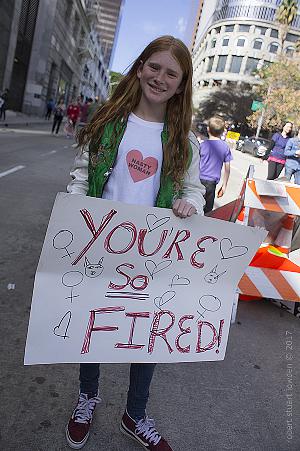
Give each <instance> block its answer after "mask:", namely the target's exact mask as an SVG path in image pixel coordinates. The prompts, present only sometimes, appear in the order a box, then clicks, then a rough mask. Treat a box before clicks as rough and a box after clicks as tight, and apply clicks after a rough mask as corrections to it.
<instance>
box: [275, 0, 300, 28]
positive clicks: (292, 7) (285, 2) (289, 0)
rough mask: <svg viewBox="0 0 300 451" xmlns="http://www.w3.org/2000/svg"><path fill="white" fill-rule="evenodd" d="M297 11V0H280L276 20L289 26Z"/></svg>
mask: <svg viewBox="0 0 300 451" xmlns="http://www.w3.org/2000/svg"><path fill="white" fill-rule="evenodd" d="M297 11H298V2H297V0H282V2H281V4H280V6H279V8H278V9H277V12H276V20H277V22H279V23H280V24H282V25H288V26H290V25H291V23H292V22H293V20H294V19H295V17H296V15H297Z"/></svg>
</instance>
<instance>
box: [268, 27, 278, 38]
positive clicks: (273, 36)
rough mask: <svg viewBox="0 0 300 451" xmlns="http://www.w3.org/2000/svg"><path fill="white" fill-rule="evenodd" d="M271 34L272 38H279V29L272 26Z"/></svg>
mask: <svg viewBox="0 0 300 451" xmlns="http://www.w3.org/2000/svg"><path fill="white" fill-rule="evenodd" d="M270 36H271V38H278V30H274V29H273V28H272V30H271V33H270Z"/></svg>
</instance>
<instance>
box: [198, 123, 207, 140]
mask: <svg viewBox="0 0 300 451" xmlns="http://www.w3.org/2000/svg"><path fill="white" fill-rule="evenodd" d="M196 136H197V140H198V142H199V144H201V143H203V141H205V140H206V139H207V138H208V133H207V125H206V124H200V125H199V126H198V127H197V131H196Z"/></svg>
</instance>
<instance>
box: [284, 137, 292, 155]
mask: <svg viewBox="0 0 300 451" xmlns="http://www.w3.org/2000/svg"><path fill="white" fill-rule="evenodd" d="M284 155H285V156H286V157H292V156H294V155H295V151H294V150H293V140H292V139H289V140H288V142H287V143H286V146H285V149H284Z"/></svg>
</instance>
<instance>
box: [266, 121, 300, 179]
mask: <svg viewBox="0 0 300 451" xmlns="http://www.w3.org/2000/svg"><path fill="white" fill-rule="evenodd" d="M264 160H267V161H268V180H275V179H277V178H278V177H279V176H280V175H281V172H282V170H283V168H284V169H285V174H284V175H285V178H287V179H288V180H289V181H290V180H291V179H292V176H294V182H295V183H296V184H297V185H300V126H299V127H298V130H297V132H296V134H295V136H293V124H292V122H286V123H285V124H284V126H283V128H282V130H281V132H276V133H274V135H273V136H272V140H271V145H270V147H269V149H268V151H267V152H266V155H265V156H264Z"/></svg>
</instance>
